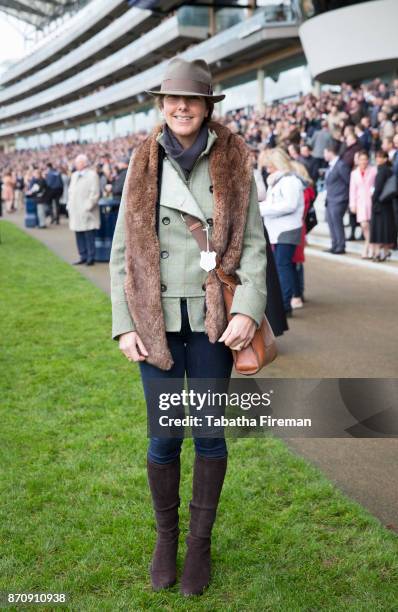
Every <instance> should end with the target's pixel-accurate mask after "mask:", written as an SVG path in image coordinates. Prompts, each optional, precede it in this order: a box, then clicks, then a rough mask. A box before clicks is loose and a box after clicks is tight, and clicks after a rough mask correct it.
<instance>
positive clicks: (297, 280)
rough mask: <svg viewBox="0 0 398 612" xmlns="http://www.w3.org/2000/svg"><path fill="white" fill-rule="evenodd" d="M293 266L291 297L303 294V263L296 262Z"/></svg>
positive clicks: (300, 296) (298, 296) (299, 296)
mask: <svg viewBox="0 0 398 612" xmlns="http://www.w3.org/2000/svg"><path fill="white" fill-rule="evenodd" d="M293 267H294V291H293V297H296V298H302V297H303V295H304V264H302V263H296V264H293Z"/></svg>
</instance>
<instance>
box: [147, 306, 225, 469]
mask: <svg viewBox="0 0 398 612" xmlns="http://www.w3.org/2000/svg"><path fill="white" fill-rule="evenodd" d="M180 303H181V330H180V331H179V332H166V337H167V342H168V345H169V348H170V352H171V354H172V356H173V361H174V365H173V367H172V368H171V369H170V370H161V369H159V368H157V367H156V366H153V365H152V364H149V363H146V362H145V361H140V362H139V366H140V371H141V378H142V384H143V387H144V393H145V398H146V404H147V410H148V414H149V412H150V411H151V410H153V409H154V407H153V406H152V401H153V400H152V399H151V398H152V397H153V395H152V394H151V381H152V383H153V382H154V380H155V379H163V378H164V379H165V380H166V379H172V378H176V379H180V382H181V379H184V376H185V374H186V376H187V382H188V387H189V389H192V388H193V387H192V385H190V379H191V378H192V379H198V378H207V379H222V380H221V383H222V381H223V380H224V381H227V380H229V379H230V377H231V371H232V365H233V358H232V353H231V350H230V349H229V348H228V347H227V346H225V344H224V343H223V342H216V343H214V344H212V343H211V342H210V341H209V339H208V336H207V334H206V333H205V332H193V331H192V330H191V328H190V325H189V318H188V311H187V302H186V300H184V299H181V302H180ZM177 384H178V381H177ZM207 388H208V387H207V386H206V389H207ZM175 391H176V392H177V393H178V392H180V391H181V389H180V388H178V387H176V389H175ZM210 391H211V389H210ZM217 391H219V389H217ZM182 442H183V438H179V437H176V438H158V437H151V438H150V441H149V448H148V458H149V459H150V461H153V462H154V463H170V462H172V461H174V460H175V459H177V457H178V456H179V454H180V452H181V446H182ZM194 444H195V450H196V452H197V453H198V454H199V455H202V456H204V457H225V456H226V455H227V445H226V442H225V438H224V437H222V438H200V437H194Z"/></svg>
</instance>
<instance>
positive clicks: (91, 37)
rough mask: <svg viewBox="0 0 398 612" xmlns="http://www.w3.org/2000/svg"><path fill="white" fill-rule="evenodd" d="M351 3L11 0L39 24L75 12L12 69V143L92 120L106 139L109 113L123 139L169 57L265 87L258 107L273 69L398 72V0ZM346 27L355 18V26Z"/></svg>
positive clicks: (8, 98)
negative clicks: (124, 122)
mask: <svg viewBox="0 0 398 612" xmlns="http://www.w3.org/2000/svg"><path fill="white" fill-rule="evenodd" d="M343 4H344V6H345V8H339V7H340V6H341V3H339V2H338V1H336V0H317V1H315V0H314V1H312V0H301V1H299V0H284V1H283V2H281V0H244V1H242V0H231V1H230V2H227V1H223V2H218V1H217V0H210V1H207V2H204V1H200V0H198V1H197V2H184V1H177V0H162V1H161V2H159V1H157V0H152V1H149V0H130V1H127V0H91V1H88V2H87V1H86V2H82V1H81V0H80V1H76V0H51V1H50V0H43V1H40V0H31V1H30V2H28V1H27V0H18V2H17V1H16V0H15V1H8V2H1V1H0V11H1V10H4V11H7V12H8V13H9V14H13V15H15V14H16V11H18V17H19V18H21V19H25V20H26V21H28V22H29V23H31V24H34V25H35V26H36V27H38V28H43V27H44V26H45V25H47V24H48V23H49V22H50V21H51V20H54V19H59V18H60V17H62V18H63V21H62V23H61V24H60V26H59V27H58V29H57V30H55V31H53V32H52V33H51V37H49V38H48V40H47V42H46V41H45V40H44V41H42V42H41V44H39V45H38V47H37V48H36V49H34V50H33V51H32V52H31V53H30V54H29V55H27V56H26V57H24V58H23V59H22V60H21V61H19V62H17V63H15V64H14V65H12V66H11V67H10V68H9V69H8V70H7V71H6V72H5V73H4V74H2V75H0V147H1V148H2V149H3V150H6V151H7V150H12V149H13V148H15V146H16V145H18V143H19V144H21V143H22V144H21V146H22V145H24V144H25V143H29V138H30V137H32V136H37V135H40V134H48V135H49V136H50V139H49V143H56V142H64V141H65V130H70V129H71V128H76V130H77V131H76V135H77V138H78V139H79V137H80V129H81V128H82V127H83V126H91V128H92V129H91V134H92V139H95V138H96V134H97V125H98V124H99V123H101V122H104V121H106V122H107V124H108V126H109V130H108V135H109V137H110V138H113V137H115V136H116V135H117V133H116V128H115V125H116V120H117V119H118V118H120V117H128V118H129V121H130V126H131V130H134V129H136V128H139V127H140V118H141V117H142V115H141V113H146V114H147V113H149V112H150V111H151V109H152V106H153V100H152V99H151V98H150V97H149V96H148V95H147V94H145V93H144V90H146V89H153V88H155V87H157V86H158V85H159V84H160V79H161V75H162V73H163V70H164V66H165V64H166V63H167V61H168V59H169V58H170V57H172V56H174V55H176V54H181V55H182V56H183V57H185V58H187V59H194V58H198V57H203V58H204V59H206V61H207V62H208V63H209V65H210V67H211V70H212V73H213V75H214V81H215V83H216V89H218V90H221V89H222V90H224V91H225V90H228V88H232V87H234V86H236V85H243V84H245V83H250V82H252V83H253V82H254V83H256V93H255V96H254V99H253V106H255V107H257V108H258V109H261V108H263V106H264V102H265V86H264V82H265V78H266V77H267V76H270V77H272V78H274V79H275V80H277V79H278V76H279V75H280V74H283V73H284V72H285V71H287V70H289V69H291V68H293V67H297V66H302V67H304V66H306V63H307V61H308V63H309V67H310V70H311V73H312V75H313V77H314V78H316V79H318V80H319V81H321V82H327V83H337V82H340V81H341V80H342V79H345V80H350V78H349V77H350V75H351V76H352V77H353V78H355V79H359V78H364V77H365V76H372V75H371V74H370V73H371V72H372V70H373V71H374V70H377V71H378V73H380V71H381V73H383V71H391V70H393V68H394V66H395V65H396V60H397V56H398V53H397V50H396V48H395V49H394V47H396V44H395V37H394V36H393V35H392V31H391V30H392V28H393V27H394V23H396V22H397V19H398V3H397V2H396V0H372V1H370V2H369V1H368V2H360V3H358V0H356V1H355V0H352V1H351V2H344V3H343ZM18 7H20V9H21V10H18ZM311 7H312V8H311ZM370 10H372V11H376V13H377V16H378V17H377V19H378V29H377V33H376V32H374V31H373V33H372V36H373V41H374V44H371V45H369V44H363V42H364V40H363V38H364V36H365V34H366V36H369V32H368V31H366V32H365V34H363V29H364V20H365V21H366V20H368V22H369V28H372V20H371V19H368V12H369V11H370ZM372 14H373V13H372ZM392 15H395V16H396V19H394V18H392V17H391V16H392ZM342 17H344V19H343V20H342ZM342 23H344V24H345V23H347V24H348V25H347V26H344V27H345V29H344V28H343V27H342ZM373 23H374V20H373ZM323 24H324V25H323ZM347 28H349V30H350V32H349V36H348V33H347V32H346V30H347ZM383 28H384V30H383ZM339 30H340V31H343V32H344V36H345V37H346V39H347V40H346V43H347V44H346V45H342V44H340V43H341V41H340V40H339V44H338V45H336V38H337V37H338V31H339ZM324 32H328V34H329V33H332V34H333V35H331V36H324V35H323V33H324ZM386 34H388V35H386ZM379 39H380V40H379ZM353 40H354V41H355V44H354V45H353V44H351V43H352V41H353ZM349 42H350V44H351V46H352V49H351V50H350V49H348V48H347V45H348V43H349ZM350 54H351V56H352V57H350ZM372 62H376V63H377V66H376V68H374V67H373V66H372V67H371V65H370V64H371V63H372ZM296 93H299V91H297V92H296ZM219 110H220V107H219ZM151 112H152V113H153V120H155V118H156V113H155V111H151Z"/></svg>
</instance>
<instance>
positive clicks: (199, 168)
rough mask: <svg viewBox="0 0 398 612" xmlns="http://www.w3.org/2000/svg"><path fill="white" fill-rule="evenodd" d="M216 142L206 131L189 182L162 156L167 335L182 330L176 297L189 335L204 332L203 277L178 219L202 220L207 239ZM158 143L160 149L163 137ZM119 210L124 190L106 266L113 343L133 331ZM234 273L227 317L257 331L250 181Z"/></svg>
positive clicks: (256, 215)
mask: <svg viewBox="0 0 398 612" xmlns="http://www.w3.org/2000/svg"><path fill="white" fill-rule="evenodd" d="M216 138H217V135H216V133H215V132H214V131H213V130H209V136H208V141H207V146H206V149H205V150H204V151H203V152H202V153H201V154H200V156H199V157H198V159H197V161H196V163H195V165H194V167H193V169H192V171H191V173H190V175H189V178H188V180H187V179H186V178H185V175H184V173H183V171H182V169H181V168H180V166H179V165H178V163H177V162H176V161H175V160H174V159H172V158H169V157H167V156H165V158H164V161H163V173H162V189H161V199H160V215H159V243H160V273H161V280H162V285H161V289H162V308H163V313H164V319H165V325H166V331H180V329H181V312H180V298H181V297H185V298H187V307H188V316H189V323H190V327H191V329H192V331H198V332H199V331H201V332H204V331H205V327H204V295H205V291H204V282H205V280H206V275H207V272H205V271H204V270H202V268H200V266H199V259H200V251H199V247H198V244H197V242H196V241H195V239H194V238H193V236H192V235H191V233H190V232H189V230H188V228H187V227H186V224H185V222H184V220H183V218H182V216H181V213H189V214H192V215H194V216H196V217H198V218H199V219H201V220H202V221H203V223H204V224H206V225H208V226H209V237H210V238H211V225H212V211H213V196H212V187H211V180H210V175H209V171H208V159H209V158H208V154H209V152H210V150H211V147H212V145H213V143H214V142H215V140H216ZM157 140H158V142H159V143H160V144H161V145H162V146H164V141H163V134H162V132H161V133H160V134H159V136H158V137H157ZM124 209H125V190H123V194H122V199H121V203H120V209H119V216H118V220H117V223H116V228H115V233H114V237H113V243H112V250H111V257H110V264H109V268H110V275H111V300H112V338H113V339H114V340H117V339H118V337H119V335H120V334H123V333H125V332H129V331H134V330H135V325H134V321H133V319H132V317H131V315H130V312H129V309H128V305H127V301H126V298H125V294H124V279H125V267H124V266H125V230H124ZM236 273H237V274H238V276H239V278H240V281H241V283H242V284H241V285H240V286H239V287H238V288H237V290H236V292H235V296H234V300H233V303H232V309H231V313H232V314H237V313H242V314H246V315H248V316H250V317H251V318H252V319H254V320H255V321H256V323H257V325H259V324H260V322H261V319H262V316H263V314H264V311H265V306H266V251H265V239H264V230H263V222H262V218H261V216H260V211H259V206H258V198H257V188H256V184H255V180H254V177H253V179H252V186H251V192H250V206H249V211H248V217H247V223H246V228H245V234H244V242H243V250H242V257H241V260H240V265H239V267H238V269H237V271H236Z"/></svg>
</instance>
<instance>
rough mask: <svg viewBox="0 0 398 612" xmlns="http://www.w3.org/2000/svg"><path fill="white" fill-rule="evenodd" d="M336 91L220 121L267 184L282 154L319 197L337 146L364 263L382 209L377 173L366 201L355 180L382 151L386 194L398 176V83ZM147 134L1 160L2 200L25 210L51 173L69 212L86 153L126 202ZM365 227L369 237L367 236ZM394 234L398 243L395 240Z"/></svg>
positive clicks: (110, 190) (107, 187) (104, 182)
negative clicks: (135, 155)
mask: <svg viewBox="0 0 398 612" xmlns="http://www.w3.org/2000/svg"><path fill="white" fill-rule="evenodd" d="M336 89H338V90H339V91H332V90H325V91H321V93H320V95H319V96H318V97H317V96H315V95H313V94H307V95H304V96H301V97H299V98H298V99H291V100H288V101H284V102H275V103H272V104H269V105H266V106H265V107H264V109H263V110H261V111H259V110H250V109H241V110H236V111H232V112H228V113H226V114H225V115H222V116H217V115H215V118H216V119H217V120H218V121H220V122H222V123H223V124H224V125H226V126H228V127H229V128H230V129H231V130H232V131H233V132H235V133H239V134H241V135H242V136H243V137H244V139H245V140H246V142H247V143H248V145H249V146H250V147H251V148H252V150H253V152H254V155H255V157H256V165H257V167H258V169H259V170H260V171H261V173H262V175H263V178H264V181H265V182H266V179H267V170H266V156H267V151H269V149H272V148H275V147H280V148H282V149H284V150H285V151H286V152H287V153H288V154H289V156H290V159H291V160H293V161H295V162H299V163H301V164H303V165H304V166H305V168H306V170H307V172H308V174H309V176H310V178H311V181H312V183H313V186H314V189H315V191H316V190H317V188H319V186H320V185H321V184H322V180H323V178H324V175H325V172H326V170H327V167H328V163H329V164H330V161H329V162H328V161H327V160H326V159H325V150H326V149H327V148H328V147H330V146H331V145H334V148H335V149H336V152H337V155H338V156H339V158H340V159H341V160H342V161H343V162H344V164H346V166H347V168H349V171H350V173H351V172H353V174H352V176H354V175H355V176H354V180H353V181H352V185H351V189H350V190H349V192H348V191H347V193H349V195H348V196H347V198H348V197H349V199H350V202H349V211H350V225H351V235H350V236H349V237H348V238H349V239H355V238H359V237H361V238H365V239H366V249H365V251H364V256H366V257H368V256H369V255H370V256H373V255H372V253H370V251H369V241H370V238H371V237H370V227H371V216H372V210H373V213H374V209H375V206H374V205H373V208H372V199H373V204H374V197H373V194H374V190H375V181H376V172H375V171H371V172H370V173H369V172H367V187H366V189H367V192H366V193H365V194H362V195H361V194H360V193H359V192H360V191H361V190H359V191H358V189H356V187H355V185H356V186H357V187H358V180H355V177H356V179H358V172H359V173H360V176H364V171H365V170H364V168H365V165H366V167H368V166H370V168H373V167H374V166H375V163H376V159H377V155H378V152H380V151H381V152H383V155H384V157H383V160H384V162H383V163H384V164H385V166H386V168H388V171H387V170H386V171H383V172H382V175H383V177H381V176H380V173H379V181H378V183H379V184H378V189H379V192H380V189H382V188H383V184H382V179H383V181H384V182H385V181H386V180H387V179H388V177H389V176H390V175H391V174H395V175H396V176H398V79H395V80H393V81H392V82H391V83H385V82H383V81H382V80H380V79H376V80H374V81H372V82H370V83H368V84H363V85H361V86H359V87H353V86H351V85H348V84H342V85H341V87H339V88H336ZM146 135H147V134H146V132H144V131H141V132H137V133H135V134H131V135H128V136H125V137H118V138H115V139H113V140H110V141H107V142H95V143H88V142H82V143H78V142H72V143H65V144H57V145H54V146H51V147H49V148H46V149H36V150H19V151H15V152H12V153H0V178H1V180H2V200H3V203H4V204H5V209H6V211H7V212H9V213H11V212H12V211H13V210H14V209H15V208H18V207H20V206H21V205H22V201H23V193H24V192H25V193H26V192H28V191H29V189H30V188H31V186H32V179H33V178H34V176H36V177H37V176H39V177H41V178H43V179H44V181H46V177H47V175H48V172H49V170H50V169H53V170H54V171H55V172H58V173H59V174H60V175H61V177H62V181H63V186H64V188H63V191H62V193H61V194H60V196H59V203H60V205H61V207H62V205H63V204H65V203H66V201H67V190H68V182H69V178H70V176H71V173H72V172H73V170H74V169H75V168H74V165H73V164H74V160H75V158H76V156H77V155H79V154H84V155H86V156H87V158H88V160H89V164H90V165H91V166H92V167H93V168H95V169H96V170H97V173H98V175H99V177H100V190H101V196H110V197H111V196H114V197H118V195H120V193H121V189H120V186H121V184H122V181H121V173H122V172H124V175H125V171H126V168H127V164H128V159H129V157H130V155H131V152H132V150H133V149H134V148H135V146H137V144H139V143H140V142H141V141H142V140H143V139H145V137H146ZM336 144H337V148H336ZM332 148H333V146H332ZM366 157H367V162H366V164H365V158H366ZM326 158H327V156H326ZM360 159H362V162H361V163H360V161H359V160H360ZM379 159H380V156H379ZM48 164H50V165H51V168H50V167H49V165H48ZM361 168H362V169H361ZM355 170H357V173H356V174H355V172H354V171H355ZM361 173H362V174H361ZM124 175H122V176H123V178H124ZM320 181H321V182H320ZM348 188H349V185H348V187H347V190H348ZM50 189H51V188H50ZM365 201H366V203H365V204H364V202H365ZM347 205H348V202H347ZM376 208H377V206H376ZM390 209H391V211H390V212H389V214H388V216H387V217H388V218H387V217H386V218H385V220H384V226H385V225H386V224H387V225H390V226H391V227H390V228H389V230H388V228H386V227H384V230H385V231H384V233H383V232H382V234H383V235H379V234H380V232H378V239H379V240H380V238H383V236H384V234H385V236H384V237H385V238H386V240H385V241H384V242H380V244H383V243H385V244H386V245H388V244H390V247H392V248H394V247H396V229H397V225H398V208H397V201H396V200H395V201H394V202H393V203H391V207H390ZM52 220H53V221H54V222H57V211H55V212H54V213H52ZM358 222H359V224H360V225H361V230H362V231H361V235H360V236H359V235H358V229H357V228H358ZM356 229H357V232H356ZM393 234H394V236H395V237H394V239H393V240H391V236H392V235H393ZM387 235H388V236H387ZM387 238H388V240H387ZM387 248H389V247H386V249H387ZM376 254H377V253H376Z"/></svg>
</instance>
